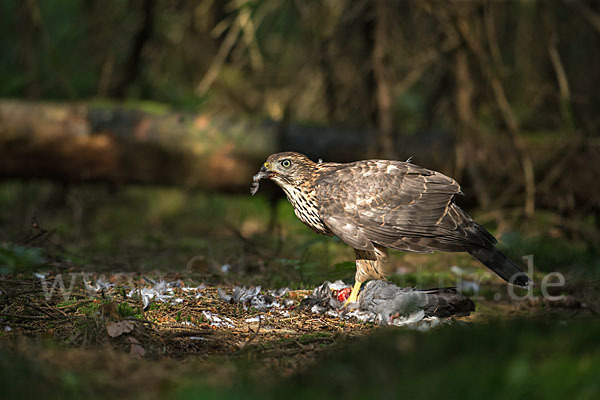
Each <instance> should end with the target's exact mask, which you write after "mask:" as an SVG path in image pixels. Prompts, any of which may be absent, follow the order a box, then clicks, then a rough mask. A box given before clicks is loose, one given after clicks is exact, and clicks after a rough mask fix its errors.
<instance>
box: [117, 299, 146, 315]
mask: <svg viewBox="0 0 600 400" xmlns="http://www.w3.org/2000/svg"><path fill="white" fill-rule="evenodd" d="M117 313H118V314H119V316H120V317H121V318H127V317H137V316H140V313H139V310H138V308H137V307H136V308H134V307H131V306H130V305H129V304H128V303H125V302H122V303H119V304H118V305H117Z"/></svg>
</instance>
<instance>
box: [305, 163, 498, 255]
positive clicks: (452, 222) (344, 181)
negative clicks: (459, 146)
mask: <svg viewBox="0 0 600 400" xmlns="http://www.w3.org/2000/svg"><path fill="white" fill-rule="evenodd" d="M316 190H317V197H318V201H319V204H320V209H319V215H320V217H321V219H322V220H323V222H324V223H325V224H326V225H327V227H328V228H329V229H331V231H332V232H333V233H334V234H335V235H336V236H338V237H340V238H341V239H342V240H343V241H344V242H346V243H347V244H349V245H350V246H352V247H354V248H357V249H363V250H371V249H372V247H373V244H372V243H371V242H374V243H377V244H379V245H382V246H385V247H391V248H395V249H399V250H405V251H415V252H431V251H434V250H446V251H448V250H449V251H453V250H454V247H455V246H464V245H465V244H478V243H477V242H481V243H480V245H485V244H488V243H489V240H490V237H491V235H489V234H488V235H486V237H485V238H484V237H479V236H480V235H479V232H475V231H476V230H477V229H476V226H474V225H473V224H474V223H473V221H472V220H471V218H470V217H468V216H467V215H466V214H465V213H464V212H462V210H460V208H458V207H456V206H455V205H454V204H453V199H454V196H455V195H456V194H458V193H461V191H460V185H459V184H458V183H457V182H456V181H455V180H454V179H451V178H449V177H447V176H445V175H443V174H441V173H439V172H435V171H431V170H428V169H425V168H422V167H419V166H416V165H413V164H409V163H404V162H400V161H382V160H376V161H375V160H368V161H359V162H356V163H352V164H348V165H346V166H344V167H343V168H339V169H337V170H334V171H329V172H327V173H326V174H323V175H322V176H321V177H319V179H317V185H316ZM486 233H487V232H486ZM487 236H489V237H487ZM491 238H492V239H493V237H491ZM456 250H457V251H464V248H460V249H459V248H457V249H456Z"/></svg>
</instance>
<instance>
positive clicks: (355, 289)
mask: <svg viewBox="0 0 600 400" xmlns="http://www.w3.org/2000/svg"><path fill="white" fill-rule="evenodd" d="M361 285H362V282H359V281H356V282H354V287H352V291H351V292H350V296H349V297H348V299H347V300H346V302H345V303H344V307H346V306H348V304H350V303H356V302H357V301H358V293H359V292H360V287H361Z"/></svg>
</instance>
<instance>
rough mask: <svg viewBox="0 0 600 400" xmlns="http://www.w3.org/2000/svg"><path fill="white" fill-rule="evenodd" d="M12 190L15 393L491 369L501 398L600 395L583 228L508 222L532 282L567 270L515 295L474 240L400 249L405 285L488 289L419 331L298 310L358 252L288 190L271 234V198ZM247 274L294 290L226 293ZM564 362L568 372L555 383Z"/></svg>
mask: <svg viewBox="0 0 600 400" xmlns="http://www.w3.org/2000/svg"><path fill="white" fill-rule="evenodd" d="M0 203H1V204H0V205H1V206H2V208H1V209H2V210H3V212H2V213H0V222H1V224H0V226H1V227H2V229H1V230H0V235H1V236H0V241H1V242H3V243H4V245H3V247H2V248H0V250H1V252H0V256H1V257H2V258H1V260H2V261H3V262H2V263H0V264H3V265H4V266H5V267H4V271H3V273H2V275H0V291H1V292H0V329H1V331H0V387H2V388H3V391H5V392H6V398H9V397H11V398H22V397H33V396H45V397H49V398H80V397H82V396H86V397H88V398H112V397H115V396H119V397H127V398H164V397H168V398H184V399H187V398H241V397H245V398H254V397H256V398H259V397H260V398H276V397H281V395H285V396H288V397H290V391H292V392H293V393H294V396H296V397H297V398H306V397H307V396H309V395H310V396H311V397H316V398H330V397H332V396H338V395H339V396H341V397H349V398H361V397H364V396H366V395H367V394H366V393H368V392H365V391H368V390H376V389H375V388H377V387H379V388H380V387H382V386H384V387H386V388H387V389H386V390H388V392H387V393H388V397H390V396H391V397H394V396H392V394H393V393H397V392H394V391H398V390H402V391H403V392H404V393H407V394H408V393H413V392H414V393H416V396H417V397H425V398H427V397H430V396H433V395H439V394H440V393H443V388H440V389H435V388H433V387H430V385H429V382H430V381H434V382H438V383H440V382H445V383H446V384H447V385H450V384H451V385H454V390H461V397H464V398H480V397H481V396H482V395H485V394H488V393H489V387H490V385H493V384H494V383H495V384H496V385H498V384H504V386H502V387H503V388H505V389H506V390H507V392H503V390H504V389H503V390H498V391H497V395H495V396H492V397H497V398H505V397H502V395H503V393H504V394H506V393H510V394H520V395H532V394H533V395H535V394H540V393H539V392H534V393H532V392H531V391H532V390H538V388H537V387H536V386H535V383H536V382H538V381H539V382H546V383H545V384H544V385H545V386H544V387H545V388H546V389H544V390H547V396H546V397H547V398H560V396H562V395H563V394H564V395H566V394H569V393H571V394H572V393H573V391H575V392H576V393H577V394H578V396H576V397H579V398H595V397H597V395H598V394H600V384H599V383H598V382H597V379H595V378H593V377H597V376H598V373H599V372H600V344H599V342H598V341H597V336H598V334H599V333H600V320H599V319H598V315H599V313H600V299H599V296H598V289H599V288H600V282H599V281H598V279H597V278H595V276H597V275H595V274H597V271H598V266H599V264H598V257H597V253H595V250H594V249H589V248H588V247H586V246H585V245H582V244H578V243H573V244H569V246H566V245H565V244H564V243H560V242H561V241H557V240H555V239H554V241H552V240H553V239H551V238H548V239H544V240H539V241H526V240H522V239H520V238H517V239H514V238H513V239H511V237H510V234H508V235H505V237H508V241H509V242H510V241H511V240H512V244H513V247H516V248H517V249H516V250H514V251H515V252H516V253H517V254H518V253H520V254H534V255H535V256H536V257H538V256H539V257H538V258H539V259H540V262H541V267H538V268H536V270H535V273H534V278H535V280H536V281H537V282H539V281H541V280H542V279H543V278H544V276H545V273H547V272H550V271H560V272H561V273H563V274H564V276H566V284H565V285H562V286H556V287H553V288H552V290H551V292H550V293H548V295H550V296H553V297H552V298H549V297H548V296H543V293H541V292H540V289H539V288H536V289H535V291H533V292H531V293H530V296H529V297H528V296H525V294H524V293H517V295H518V296H520V297H519V298H518V299H515V298H514V296H513V298H511V296H509V295H508V293H509V292H508V289H507V287H506V285H504V284H503V283H502V282H500V281H499V280H498V279H496V278H494V277H493V276H491V275H490V274H487V273H485V271H484V270H483V269H482V268H479V267H477V264H476V262H474V261H472V260H471V259H470V258H469V257H468V256H466V257H465V256H464V255H456V254H452V255H448V254H435V255H426V256H420V255H419V256H416V255H406V254H392V257H391V262H390V264H391V265H392V273H391V276H390V279H392V280H393V281H394V282H396V283H397V284H399V285H405V286H417V287H422V288H431V287H444V286H459V287H460V286H462V288H463V289H465V290H469V291H470V293H471V297H472V299H473V300H474V302H475V304H476V310H475V312H473V313H472V314H471V315H470V316H467V317H461V318H454V319H451V322H452V323H451V324H448V325H444V326H441V327H437V328H433V329H431V330H430V331H427V332H421V331H419V330H415V329H410V328H396V327H393V328H391V327H387V328H386V327H381V326H378V325H376V324H373V323H368V322H360V321H358V320H355V319H353V318H339V317H337V316H331V315H318V314H314V313H312V312H311V311H310V310H304V309H300V308H299V307H298V306H299V303H300V301H301V300H302V299H303V298H304V297H305V296H307V295H308V294H310V293H311V291H312V289H313V288H314V287H316V286H318V285H319V284H321V283H322V282H323V281H324V280H335V279H344V280H345V281H346V282H351V280H352V274H353V268H354V267H353V263H352V262H351V260H352V252H351V250H349V249H347V248H346V246H344V245H343V244H342V243H339V242H336V241H335V240H332V239H329V238H321V237H316V236H315V235H314V234H312V233H311V232H310V231H308V230H307V229H305V228H304V227H303V226H302V225H301V224H300V223H298V222H297V221H295V220H294V218H293V216H292V215H291V213H290V210H289V208H288V206H287V204H285V203H283V204H280V205H279V207H278V209H277V212H276V217H277V221H278V224H277V225H276V226H277V227H276V228H275V232H276V233H275V234H269V233H265V232H267V230H268V228H267V224H268V221H269V218H270V215H269V206H268V202H266V201H264V200H261V199H258V200H257V199H250V200H249V199H248V198H245V197H240V198H238V197H235V196H233V197H223V196H213V195H203V194H188V193H182V192H181V191H177V190H171V189H150V188H133V189H126V190H124V191H122V192H120V193H117V194H114V193H110V192H107V191H105V190H103V189H98V188H83V189H81V188H76V189H68V190H65V189H64V188H57V187H55V186H53V185H48V184H41V185H35V184H33V183H30V184H5V185H4V186H2V187H0ZM32 216H35V218H34V219H33V220H32ZM546 241H548V242H550V243H551V245H548V244H543V243H544V242H546ZM515 243H516V245H515ZM541 243H542V244H541ZM559 243H560V244H559ZM528 252H531V253H528ZM552 263H555V264H552ZM561 263H562V264H564V265H560V264H561ZM32 266H33V268H32ZM573 266H575V267H573ZM570 267H571V268H570ZM449 271H453V272H449ZM238 285H240V286H247V287H250V286H253V287H255V286H258V285H262V287H263V290H262V292H263V293H267V290H268V289H271V290H277V289H281V288H289V290H286V291H280V292H277V294H275V296H279V295H281V297H277V301H279V303H280V306H279V307H274V308H270V309H268V310H265V309H257V308H255V307H252V306H250V305H248V304H232V303H231V302H228V301H225V300H224V299H223V295H222V294H221V295H220V294H219V292H218V290H219V289H221V290H222V291H223V292H222V293H231V292H232V291H233V290H234V287H235V286H238ZM158 287H160V290H158V291H156V289H157V288H158ZM153 290H154V291H153ZM150 295H154V296H155V297H154V298H152V299H150V298H149V296H150ZM438 361H439V362H438ZM479 364H481V365H483V364H485V365H486V366H487V367H486V368H485V369H480V368H478V367H477V365H479ZM492 364H493V366H492ZM357 371H358V372H357ZM357 374H358V375H357ZM559 376H560V377H561V380H559V381H557V382H560V383H561V386H559V387H554V386H553V384H551V383H547V382H548V381H553V380H556V378H557V377H559ZM469 377H470V378H469ZM417 382H419V383H418V384H417ZM359 383H360V385H359ZM557 384H558V383H557ZM357 385H358V386H357ZM486 385H487V386H486ZM434 386H435V385H434ZM463 386H464V387H463ZM436 390H438V391H436ZM361 393H362V395H361ZM3 397H4V396H3ZM292 397H293V396H292ZM488 397H489V396H488Z"/></svg>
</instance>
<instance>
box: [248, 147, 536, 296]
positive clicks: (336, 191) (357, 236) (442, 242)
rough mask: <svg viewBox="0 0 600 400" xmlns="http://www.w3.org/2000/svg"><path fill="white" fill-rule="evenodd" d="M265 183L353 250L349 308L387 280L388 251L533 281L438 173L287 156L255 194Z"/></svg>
mask: <svg viewBox="0 0 600 400" xmlns="http://www.w3.org/2000/svg"><path fill="white" fill-rule="evenodd" d="M265 178H268V179H271V180H273V181H274V182H275V183H277V184H278V185H279V186H280V187H281V188H282V189H283V190H284V192H285V194H286V195H287V198H288V200H289V201H290V203H292V206H293V207H294V212H295V213H296V216H297V217H298V218H299V219H300V220H301V221H302V222H304V223H305V224H306V225H308V226H309V227H310V228H311V229H312V230H314V231H315V232H317V233H321V234H323V235H329V236H333V235H335V236H337V237H339V238H340V239H341V240H342V241H344V242H345V243H346V244H348V245H349V246H352V247H353V248H354V251H355V253H356V275H355V284H354V287H353V289H352V293H351V294H350V297H349V298H348V301H347V303H349V302H355V301H357V299H358V293H359V291H360V287H361V285H362V283H363V282H365V281H367V280H368V279H384V278H385V276H384V263H385V260H386V258H387V248H392V249H397V250H403V251H410V252H416V253H431V252H433V251H436V250H440V251H450V252H459V251H466V252H468V253H469V254H471V255H472V256H473V257H475V258H476V259H478V260H479V261H481V262H482V263H483V264H484V265H485V266H487V267H488V268H489V269H491V270H492V271H494V272H495V273H496V274H498V275H499V276H500V277H501V278H502V279H504V280H505V281H507V282H509V283H512V284H515V285H517V286H521V287H527V286H528V284H529V282H530V280H529V278H528V277H527V275H525V273H523V272H522V271H521V269H520V268H519V267H518V266H517V265H516V264H515V263H514V262H513V261H511V260H510V259H508V258H507V257H506V256H505V255H504V254H502V253H501V252H500V251H499V250H498V249H496V247H495V245H496V242H497V241H496V239H495V238H494V236H492V234H490V233H489V232H488V231H487V230H486V229H485V228H484V227H483V226H481V225H479V224H478V223H477V222H475V221H473V219H471V217H469V216H468V215H467V213H465V212H464V211H463V210H462V209H460V207H458V206H457V205H456V203H455V202H454V200H455V197H456V195H457V194H462V192H461V190H460V186H459V184H458V183H457V182H456V181H455V180H454V179H452V178H449V177H447V176H445V175H443V174H441V173H439V172H436V171H432V170H429V169H426V168H422V167H419V166H417V165H414V164H412V163H410V162H402V161H392V160H363V161H356V162H352V163H347V164H339V163H329V162H318V163H315V162H313V161H311V160H310V159H309V158H308V157H306V156H305V155H303V154H300V153H294V152H284V153H276V154H272V155H271V156H269V158H268V159H267V161H266V162H265V163H264V164H263V166H262V167H261V169H260V172H259V173H258V174H256V175H255V176H254V187H253V189H252V193H253V194H254V193H255V192H256V190H257V189H258V182H259V181H260V180H261V179H265ZM347 303H346V304H347Z"/></svg>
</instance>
